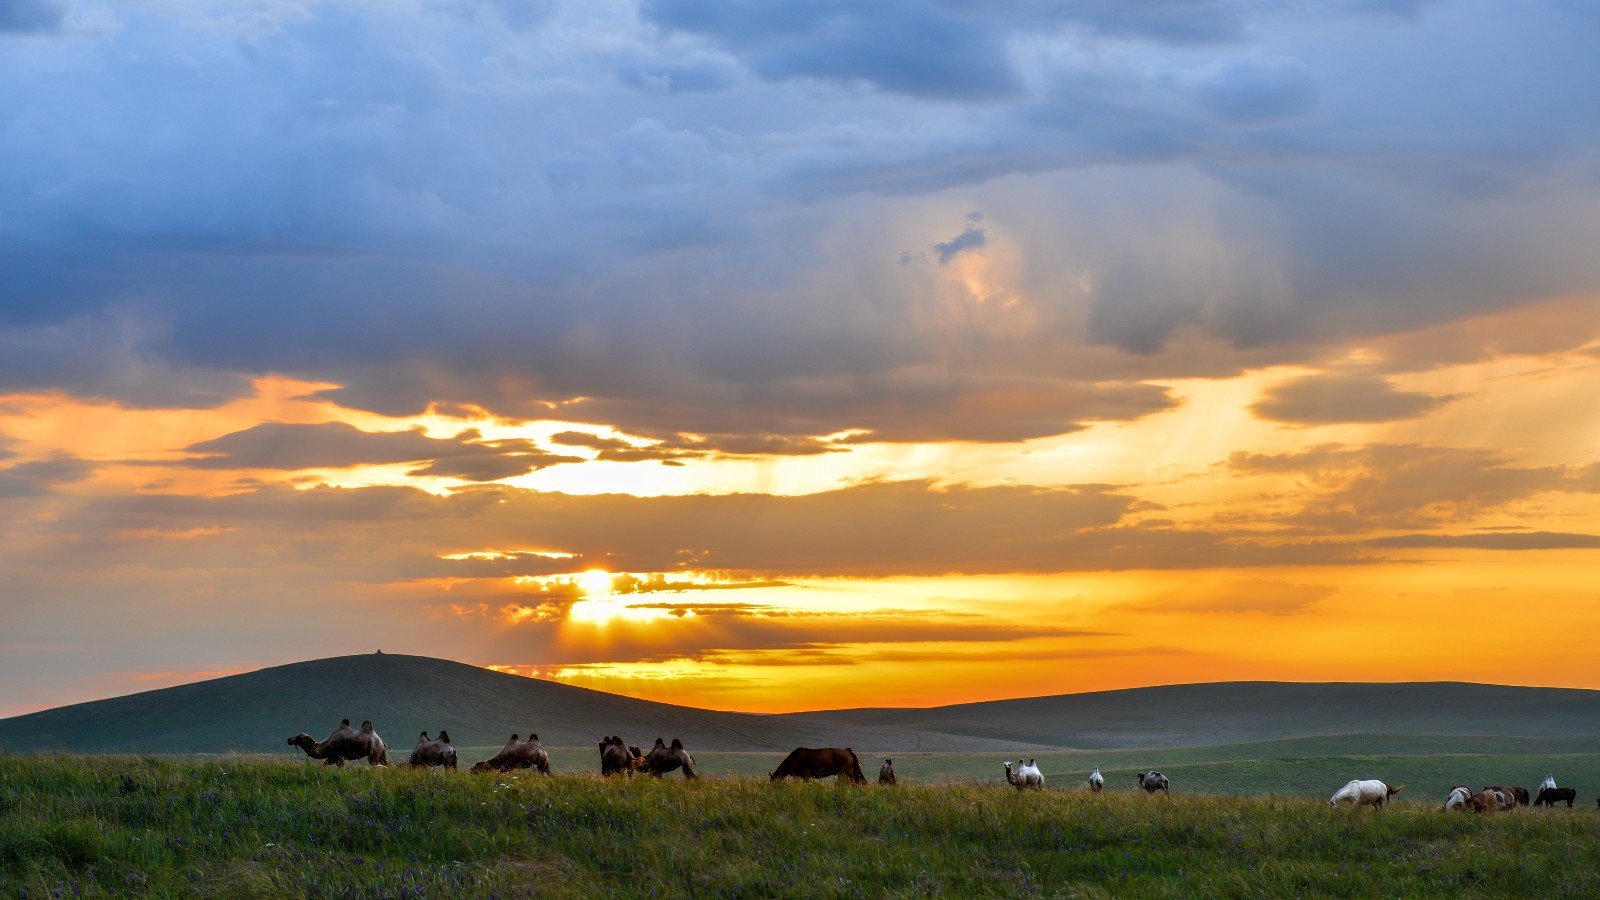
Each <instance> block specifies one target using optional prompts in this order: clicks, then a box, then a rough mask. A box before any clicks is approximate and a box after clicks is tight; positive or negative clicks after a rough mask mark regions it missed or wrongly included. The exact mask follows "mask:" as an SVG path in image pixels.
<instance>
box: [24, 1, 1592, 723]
mask: <svg viewBox="0 0 1600 900" xmlns="http://www.w3.org/2000/svg"><path fill="white" fill-rule="evenodd" d="M1597 10H1600V7H1596V5H1594V4H1592V3H1588V2H1585V0H1537V2H1531V3H1517V4H1508V3H1504V2H1499V0H1296V2H1290V3H1283V2H1266V0H1140V2H1120V0H1054V2H1046V0H998V2H984V3H971V2H956V0H921V2H911V0H872V2H867V0H861V2H852V0H788V2H771V0H759V2H758V0H585V2H562V0H530V2H511V0H326V2H314V0H118V2H115V3H111V2H97V0H0V85H3V86H4V87H3V89H0V715H14V714H20V713H25V712H29V711H33V710H38V709H43V708H48V707H53V706H58V705H62V704H66V703H74V702H79V701H84V700H90V699H96V698H100V697H107V696H113V695H120V694H125V693H130V692H133V691H139V690H148V689H151V688H157V687H164V686H168V685H172V684H179V683H184V682H190V681H196V680H200V679H204V678H210V677H216V676H219V675H224V674H231V673H236V672H241V671H249V670H253V669H256V668H260V667H264V666H271V665H277V664H282V663H288V662H295V661H300V660H307V659H317V658H323V657H328V656H337V655H344V654H350V653H370V652H373V651H374V650H377V649H382V650H384V651H385V652H398V653H414V654H420V655H426V656H436V657H443V658H448V659H456V660H460V661H463V662H468V663H473V664H476V665H481V666H489V667H493V668H496V669H499V670H501V671H507V672H514V673H518V674H523V675H529V676H533V677H539V678H547V679H553V680H557V681H560V682H564V683H568V684H574V685H581V686H584V687H591V688H597V689H600V690H606V691H612V692H616V693H622V694H627V695H631V696H637V697H645V698H648V699H652V700H662V701H670V702H675V703H684V704H688V705H693V706H701V707H709V708H717V709H734V710H751V711H789V710H802V709H826V708H839V707H858V706H931V705H938V704H945V703H957V702H966V701H974V700H987V699H1000V698H1008V697H1024V696H1040V695H1047V694H1060V693H1071V692H1079V691H1093V690H1107V689H1115V688H1125V687H1137V686H1142V685H1152V684H1165V683H1188V682H1205V681H1226V680H1240V679H1263V680H1282V681H1411V680H1427V681H1433V680H1461V681H1477V682H1491V683H1502V684H1526V685H1552V686H1555V685H1559V686H1571V687H1585V688H1600V666H1596V665H1595V664H1594V659H1593V651H1592V647H1591V646H1590V642H1589V641H1587V640H1585V639H1584V637H1583V636H1584V635H1594V634H1596V633H1600V602H1597V601H1600V597H1597V594H1596V587H1595V584H1596V579H1595V574H1596V572H1597V571H1600V252H1597V249H1600V104H1596V103H1595V102H1594V95H1593V92H1594V86H1595V85H1596V84H1600V11H1597Z"/></svg>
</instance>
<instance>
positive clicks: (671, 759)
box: [634, 738, 700, 778]
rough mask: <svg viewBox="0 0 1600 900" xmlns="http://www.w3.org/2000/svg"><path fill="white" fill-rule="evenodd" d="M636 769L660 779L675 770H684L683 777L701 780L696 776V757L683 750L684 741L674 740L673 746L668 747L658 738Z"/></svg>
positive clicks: (635, 766)
mask: <svg viewBox="0 0 1600 900" xmlns="http://www.w3.org/2000/svg"><path fill="white" fill-rule="evenodd" d="M634 768H635V769H637V770H638V771H641V772H649V773H650V774H651V775H654V776H656V777H657V778H660V777H661V776H662V775H665V774H666V773H668V772H671V771H672V770H673V769H679V768H681V769H683V777H685V778H699V777H700V776H698V775H696V774H694V757H692V756H690V755H689V751H687V750H685V749H683V741H680V740H678V739H677V738H673V739H672V746H670V747H668V746H667V745H666V744H665V743H663V742H662V740H661V738H656V745H655V746H654V747H652V748H650V752H649V753H646V754H645V755H644V762H643V763H637V762H636V763H635V764H634Z"/></svg>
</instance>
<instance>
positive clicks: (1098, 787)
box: [1089, 766, 1106, 794]
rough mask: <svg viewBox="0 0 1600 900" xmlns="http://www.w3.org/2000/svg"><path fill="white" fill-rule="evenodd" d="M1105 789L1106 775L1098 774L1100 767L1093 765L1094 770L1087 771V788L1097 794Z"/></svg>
mask: <svg viewBox="0 0 1600 900" xmlns="http://www.w3.org/2000/svg"><path fill="white" fill-rule="evenodd" d="M1105 789H1106V777H1105V776H1104V775H1101V774H1100V767H1099V766H1095V767H1094V771H1093V772H1090V773H1089V790H1091V791H1094V792H1095V793H1096V794H1098V793H1100V792H1101V791H1103V790H1105Z"/></svg>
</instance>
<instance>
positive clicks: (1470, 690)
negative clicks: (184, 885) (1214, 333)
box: [0, 653, 1600, 754]
mask: <svg viewBox="0 0 1600 900" xmlns="http://www.w3.org/2000/svg"><path fill="white" fill-rule="evenodd" d="M344 717H349V718H350V719H352V720H356V721H359V720H360V719H363V718H370V719H372V720H373V722H375V723H376V724H377V726H378V730H379V732H380V733H381V734H383V735H384V737H385V738H386V739H387V740H388V741H389V743H390V744H391V746H393V747H394V748H396V749H397V750H399V751H400V752H401V753H402V754H404V753H405V752H408V751H409V749H410V747H411V746H412V743H413V741H414V740H415V736H416V734H417V732H418V731H421V730H423V729H427V730H428V731H429V732H432V731H434V730H436V729H438V728H441V727H443V728H447V729H448V730H449V731H450V734H451V737H452V739H453V740H454V742H455V744H456V745H457V746H458V747H462V748H469V747H491V746H498V745H499V744H500V743H502V742H503V741H504V740H505V737H506V736H507V735H508V734H510V733H512V732H519V733H523V734H526V733H527V732H528V731H530V730H532V731H536V732H538V734H539V735H540V737H541V738H542V739H543V741H544V742H545V743H546V744H547V745H549V746H553V747H583V746H592V745H593V743H594V742H595V741H596V740H598V739H599V737H600V736H602V735H606V734H621V735H623V736H624V737H625V738H627V739H628V740H630V741H632V742H636V743H641V744H644V743H647V742H649V741H651V740H653V739H654V738H655V737H657V736H663V737H666V738H667V739H669V740H670V739H671V738H673V737H679V738H682V739H683V741H684V743H685V744H687V745H688V746H689V747H690V748H692V749H695V750H703V751H746V752H748V751H784V750H788V749H790V748H793V747H795V746H801V745H810V746H828V745H832V746H852V747H855V748H857V749H858V750H862V751H886V750H894V751H924V752H947V751H965V752H985V753H987V752H999V753H1004V752H1028V751H1033V752H1044V751H1049V750H1062V749H1098V748H1160V747H1185V746H1197V745H1216V744H1242V743H1248V742H1263V741H1300V740H1302V739H1310V738H1319V737H1328V736H1335V735H1363V736H1364V737H1363V739H1362V741H1361V743H1366V744H1369V745H1370V744H1371V742H1372V741H1378V742H1379V743H1383V741H1382V740H1380V739H1379V736H1383V735H1387V736H1405V737H1404V739H1403V740H1401V741H1400V743H1402V744H1405V745H1416V746H1421V745H1428V746H1449V744H1450V742H1449V741H1444V742H1443V743H1441V742H1440V740H1438V739H1439V738H1441V737H1442V736H1452V735H1454V736H1472V737H1473V740H1472V741H1471V742H1470V743H1471V744H1472V745H1473V746H1476V747H1483V746H1485V745H1486V742H1487V743H1488V744H1494V743H1497V742H1504V743H1505V745H1506V749H1507V750H1510V749H1511V747H1512V745H1514V744H1516V743H1517V742H1518V741H1523V742H1526V741H1528V740H1530V739H1540V740H1539V741H1537V742H1538V743H1541V744H1543V743H1545V741H1547V740H1555V739H1560V743H1561V744H1562V745H1563V746H1565V747H1567V748H1570V749H1576V747H1577V746H1581V745H1582V743H1583V739H1586V738H1592V737H1596V736H1597V735H1600V691H1586V690H1572V689H1556V688H1523V687H1504V686H1498V685H1482V684H1461V683H1409V684H1360V683H1350V684H1298V683H1279V682H1236V683H1219V684H1190V685H1171V686H1166V687H1152V688H1135V689H1130V690H1121V691H1102V692H1096V693H1088V694H1064V695H1059V696H1052V697H1033V698H1026V699H1017V700H997V701H988V702H983V703H966V704H958V705H953V706H942V707H934V708H929V709H906V708H894V709H851V710H830V711H820V712H808V713H794V714H788V715H756V714H749V713H732V712H717V711H713V710H705V709H696V708H692V707H685V706H674V705H671V704H664V703H654V702H650V701H646V700H637V699H633V698H629V697H622V696H618V695H615V694H607V693H603V692H600V691H592V690H586V689H584V688H578V687H572V686H569V685H563V684H558V683H555V682H550V681H539V680H534V679H530V678H523V677H520V676H516V675H507V674H503V673H499V672H493V671H489V670H487V669H480V668H477V667H475V666H469V665H465V664H462V663H457V662H450V661H447V660H440V659H431V658H428V657H420V656H405V655H400V654H383V653H380V654H370V655H361V656H343V657H335V658H332V659H322V660H313V661H310V662H301V663H293V664H290V665H284V666H275V667H272V668H268V669H262V670H259V671H256V672H249V673H245V674H241V675H232V676H228V677H225V678H216V679H212V680H209V681H202V682H197V683H194V684H188V685H181V686H178V687H171V688H164V689H161V690H155V691H147V692H144V693H139V694H131V695H129V696H125V697H116V698H112V699H108V700H97V701H94V702H91V703H80V704H75V705H72V706H64V707H60V708H58V709H51V710H45V711H42V712H37V713H31V714H29V715H25V716H16V717H14V718H9V719H0V749H4V750H6V751H10V752H22V751H31V750H73V751H78V752H119V753H126V752H137V753H149V752H154V753H202V752H227V751H244V752H270V753H287V752H291V751H290V750H289V749H288V748H287V746H286V744H285V740H286V738H287V737H288V736H289V735H291V734H293V733H295V732H297V731H309V732H311V733H313V734H315V735H316V736H319V737H320V736H322V735H324V734H326V733H327V732H328V731H330V730H331V729H332V728H333V726H334V725H336V724H337V723H338V721H339V719H341V718H344ZM1419 736H1432V737H1433V738H1434V739H1433V740H1422V739H1421V738H1419ZM1573 742H1578V743H1577V744H1575V743H1573ZM1389 743H1395V741H1389ZM1595 746H1600V738H1597V739H1596V744H1595ZM293 752H297V751H293Z"/></svg>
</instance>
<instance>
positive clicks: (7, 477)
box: [0, 447, 98, 500]
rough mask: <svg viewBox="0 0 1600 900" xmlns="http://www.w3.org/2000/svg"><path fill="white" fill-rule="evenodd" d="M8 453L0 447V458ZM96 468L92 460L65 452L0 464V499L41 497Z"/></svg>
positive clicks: (85, 476) (92, 472)
mask: <svg viewBox="0 0 1600 900" xmlns="http://www.w3.org/2000/svg"><path fill="white" fill-rule="evenodd" d="M12 455H13V454H12V453H11V452H10V451H7V450H6V449H5V448H4V447H0V460H4V459H6V458H7V457H9V456H12ZM97 468H98V465H97V464H96V463H94V462H91V461H89V460H86V459H79V458H77V457H73V456H67V455H57V456H54V457H52V458H50V459H41V460H33V461H30V462H19V463H12V464H11V465H8V466H0V500H6V499H11V498H19V497H42V496H45V495H47V494H50V493H52V492H53V491H54V489H55V487H56V486H57V485H62V484H70V483H72V482H74V481H82V480H83V479H85V478H88V477H89V476H90V475H92V474H94V472H95V470H96V469H97Z"/></svg>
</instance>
